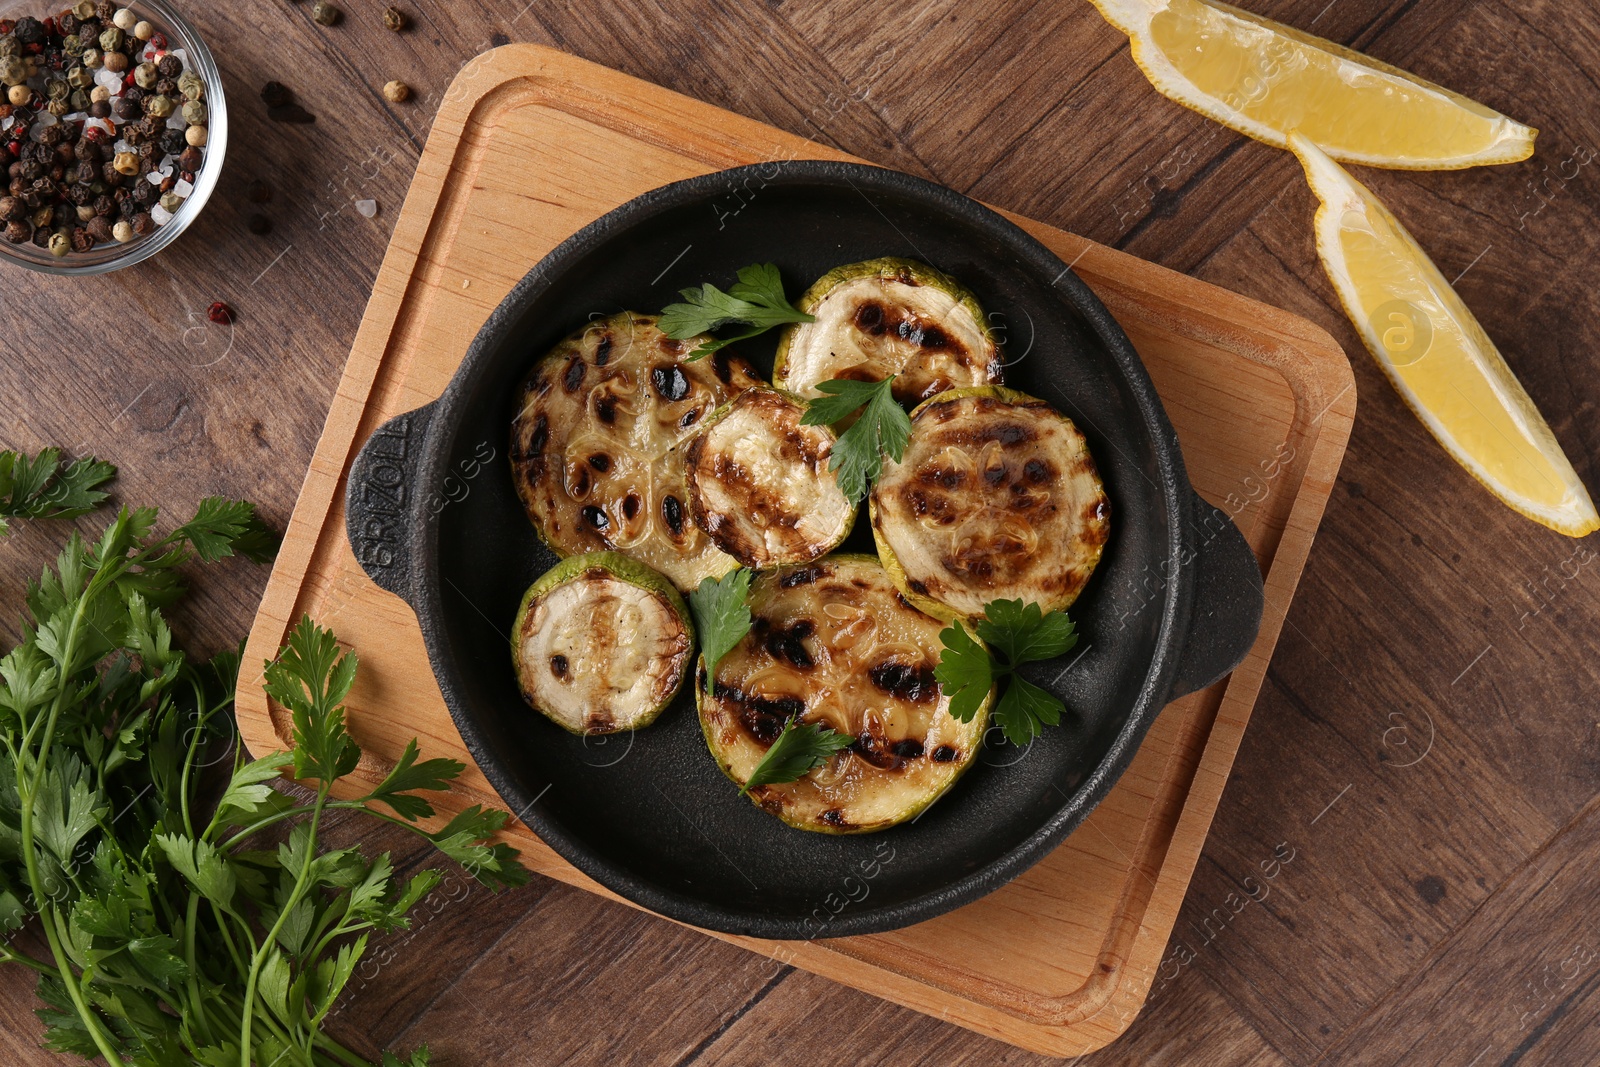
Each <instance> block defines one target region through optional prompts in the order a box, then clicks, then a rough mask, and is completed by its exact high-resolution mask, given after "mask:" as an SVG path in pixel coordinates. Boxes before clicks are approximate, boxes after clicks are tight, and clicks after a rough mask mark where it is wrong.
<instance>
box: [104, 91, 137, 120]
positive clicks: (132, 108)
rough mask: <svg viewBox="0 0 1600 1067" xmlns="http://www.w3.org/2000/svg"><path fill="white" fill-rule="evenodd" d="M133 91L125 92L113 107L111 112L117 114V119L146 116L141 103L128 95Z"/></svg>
mask: <svg viewBox="0 0 1600 1067" xmlns="http://www.w3.org/2000/svg"><path fill="white" fill-rule="evenodd" d="M132 91H133V90H131V89H129V90H128V91H127V92H124V93H123V94H122V95H121V96H119V97H117V102H116V103H115V104H112V105H111V110H112V111H114V112H115V113H116V116H117V118H119V119H136V118H138V117H139V116H140V115H142V114H144V108H143V107H142V106H140V104H139V101H137V100H135V99H133V98H132V97H130V96H129V95H128V93H129V92H132Z"/></svg>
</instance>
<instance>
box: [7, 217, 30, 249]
mask: <svg viewBox="0 0 1600 1067" xmlns="http://www.w3.org/2000/svg"><path fill="white" fill-rule="evenodd" d="M32 236H33V224H32V223H30V222H28V221H26V220H23V219H18V220H17V221H15V222H10V223H7V224H6V240H8V241H10V242H11V243H12V244H14V245H20V244H22V243H23V242H24V241H26V240H27V239H28V238H30V237H32Z"/></svg>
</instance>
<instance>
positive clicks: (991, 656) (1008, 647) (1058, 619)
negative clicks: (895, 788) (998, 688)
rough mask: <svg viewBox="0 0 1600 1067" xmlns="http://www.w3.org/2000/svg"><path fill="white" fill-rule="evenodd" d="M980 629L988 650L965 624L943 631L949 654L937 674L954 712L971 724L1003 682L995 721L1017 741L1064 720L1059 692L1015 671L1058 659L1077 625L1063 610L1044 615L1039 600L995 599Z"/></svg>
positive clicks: (1074, 639) (1072, 642) (1022, 742)
mask: <svg viewBox="0 0 1600 1067" xmlns="http://www.w3.org/2000/svg"><path fill="white" fill-rule="evenodd" d="M975 629H976V630H977V631H978V636H979V637H981V638H982V639H983V640H984V641H986V642H988V645H989V647H988V648H987V649H986V648H984V646H983V645H981V644H979V643H978V642H977V641H975V640H973V637H972V634H970V633H968V632H967V629H966V627H964V626H962V625H961V624H960V623H951V624H950V626H949V627H948V628H947V629H945V630H943V631H942V632H941V633H940V634H939V639H940V641H942V642H943V644H944V652H943V654H942V656H941V657H940V660H939V666H938V667H936V668H935V669H934V672H933V675H934V677H935V678H936V679H938V681H939V688H940V689H941V690H943V692H944V694H945V695H946V696H948V697H949V698H950V714H951V715H954V716H955V717H956V718H957V719H959V720H960V721H962V722H971V721H972V717H973V716H974V715H976V714H977V713H978V708H979V707H980V706H981V705H982V704H983V701H984V699H985V698H986V697H987V696H988V695H989V691H990V690H991V689H992V688H993V687H994V686H995V685H996V684H997V683H1000V682H1004V683H1005V692H1004V694H1003V695H1002V696H1001V697H1000V700H999V702H998V703H997V704H996V705H995V708H994V719H995V722H996V723H998V724H999V726H1000V729H1001V731H1002V732H1004V733H1005V735H1006V740H1007V741H1010V742H1011V743H1012V744H1014V745H1026V744H1028V743H1029V742H1031V741H1032V740H1033V739H1034V738H1035V737H1037V736H1038V735H1039V733H1040V732H1041V731H1042V730H1043V728H1044V727H1045V726H1055V725H1057V724H1058V723H1060V721H1061V713H1062V712H1063V711H1065V710H1066V708H1065V706H1064V705H1063V704H1062V703H1061V701H1060V700H1058V699H1057V698H1056V697H1055V695H1054V694H1052V693H1050V692H1049V691H1048V690H1045V689H1041V688H1040V687H1039V686H1037V685H1034V684H1033V683H1032V682H1030V681H1028V680H1027V679H1026V678H1023V677H1022V676H1021V675H1019V674H1017V673H1016V669H1017V668H1018V667H1020V666H1021V665H1022V664H1024V663H1032V662H1035V661H1037V660H1046V659H1055V658H1056V657H1057V656H1061V655H1064V654H1066V653H1067V652H1068V651H1069V650H1071V649H1072V648H1073V646H1075V645H1076V644H1077V643H1078V634H1077V627H1076V626H1075V625H1074V623H1073V621H1072V620H1071V619H1070V618H1068V617H1067V613H1066V612H1064V611H1052V612H1051V613H1050V614H1048V615H1045V614H1043V613H1042V612H1041V611H1040V610H1039V605H1037V604H1024V603H1023V602H1022V601H1021V600H993V601H990V602H989V604H988V605H987V606H985V608H984V617H983V618H982V619H981V620H980V621H979V622H978V624H977V626H976V627H975Z"/></svg>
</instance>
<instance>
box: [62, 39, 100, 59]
mask: <svg viewBox="0 0 1600 1067" xmlns="http://www.w3.org/2000/svg"><path fill="white" fill-rule="evenodd" d="M93 40H94V38H93V37H91V38H89V40H88V41H85V40H84V39H83V38H82V37H79V36H78V35H77V34H75V33H74V34H72V35H71V36H68V37H63V38H61V50H62V51H63V52H65V53H66V54H67V55H69V56H71V57H72V58H73V59H77V58H78V57H79V56H81V55H83V50H84V49H85V48H87V47H89V44H90V42H92V41H93Z"/></svg>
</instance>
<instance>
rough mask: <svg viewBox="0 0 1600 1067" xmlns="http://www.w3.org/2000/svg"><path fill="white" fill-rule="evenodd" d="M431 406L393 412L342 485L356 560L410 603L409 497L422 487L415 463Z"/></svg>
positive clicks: (412, 530)
mask: <svg viewBox="0 0 1600 1067" xmlns="http://www.w3.org/2000/svg"><path fill="white" fill-rule="evenodd" d="M432 421H433V405H432V404H425V405H423V406H422V407H420V408H417V409H416V410H415V411H408V412H406V413H405V414H404V415H396V416H395V417H394V418H392V419H390V420H389V421H388V422H386V423H384V424H383V425H382V426H379V427H378V428H377V429H376V430H374V431H373V432H372V436H371V437H368V438H367V441H366V444H364V445H362V446H361V452H360V453H359V454H358V455H357V456H356V459H355V462H354V463H352V464H351V465H350V480H349V482H348V483H347V484H346V485H345V496H344V509H345V530H346V533H347V534H348V535H349V538H350V548H351V550H352V551H354V552H355V555H356V561H357V562H358V563H360V564H361V569H362V570H364V571H366V572H367V577H369V578H371V579H372V580H373V581H374V582H376V583H377V584H378V585H379V586H380V587H382V588H384V589H387V590H388V591H389V592H391V593H393V594H395V595H396V596H398V597H400V598H401V599H402V600H404V601H405V602H406V603H408V604H410V603H412V602H413V601H412V596H411V590H412V584H413V581H414V579H415V570H414V567H413V562H414V559H415V555H416V552H417V544H416V538H417V534H418V533H420V532H421V531H420V530H418V529H417V528H416V527H415V525H413V522H414V520H413V519H412V515H413V514H414V511H413V507H412V504H413V500H414V497H415V496H416V494H417V493H419V492H421V491H422V479H421V477H420V475H419V467H420V464H421V462H422V454H423V442H424V441H425V440H426V439H427V435H428V425H429V424H430V423H431V422H432Z"/></svg>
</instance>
